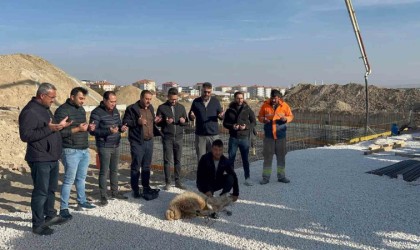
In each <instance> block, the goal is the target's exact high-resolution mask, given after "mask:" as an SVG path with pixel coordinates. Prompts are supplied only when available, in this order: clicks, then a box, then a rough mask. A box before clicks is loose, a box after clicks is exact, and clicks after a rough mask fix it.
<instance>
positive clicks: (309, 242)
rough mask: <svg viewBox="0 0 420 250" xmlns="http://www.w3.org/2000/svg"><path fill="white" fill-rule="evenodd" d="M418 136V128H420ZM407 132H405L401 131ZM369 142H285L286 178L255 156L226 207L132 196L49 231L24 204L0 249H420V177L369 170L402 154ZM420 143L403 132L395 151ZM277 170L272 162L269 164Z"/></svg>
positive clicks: (0, 219) (167, 196) (3, 221)
mask: <svg viewBox="0 0 420 250" xmlns="http://www.w3.org/2000/svg"><path fill="white" fill-rule="evenodd" d="M417 136H418V135H417ZM399 138H408V139H410V138H411V136H410V135H405V136H400V137H399ZM371 143H372V142H364V143H360V144H357V145H352V146H334V147H324V148H316V149H308V150H301V151H294V152H290V153H289V154H288V155H287V174H288V177H289V178H290V179H291V181H292V182H291V183H290V184H282V183H278V182H277V181H276V178H275V176H274V175H272V178H271V182H270V183H269V184H267V185H263V186H262V185H259V184H257V182H258V181H259V179H260V176H261V171H262V162H261V161H260V162H256V163H253V164H252V166H251V176H252V177H251V178H252V180H253V181H254V182H255V185H254V186H252V187H247V186H244V185H242V182H243V181H244V177H243V172H242V171H237V173H238V176H239V178H240V182H241V185H240V200H239V201H238V202H237V203H236V204H234V205H233V206H232V207H231V210H232V212H233V215H232V216H230V217H229V216H227V215H224V214H222V215H221V218H220V219H218V220H212V221H211V222H210V223H206V221H205V220H204V219H202V218H195V219H191V220H184V221H172V222H170V221H166V220H164V212H165V210H166V208H167V206H168V204H169V201H170V200H171V199H172V198H173V197H174V196H175V195H176V194H177V193H179V192H180V191H181V190H179V189H176V188H172V190H170V192H165V191H161V195H160V197H159V198H158V199H157V200H153V201H145V200H136V199H133V198H130V199H129V200H128V201H117V200H114V201H111V202H110V204H109V205H108V206H106V207H103V208H97V209H95V210H93V211H87V212H76V211H74V212H73V215H74V218H73V220H72V221H71V222H69V223H67V224H65V225H62V226H54V229H55V233H54V234H53V235H52V236H43V237H42V236H36V235H34V234H32V232H31V223H30V218H31V214H30V213H12V214H6V215H0V248H2V249H3V248H4V249H121V250H122V249H199V248H201V249H222V248H223V249H233V248H235V249H236V248H240V249H420V216H419V215H420V199H419V198H420V185H419V184H420V182H419V181H417V182H416V183H407V182H405V181H403V180H401V179H390V178H388V177H379V176H376V175H370V174H366V173H365V172H366V171H369V170H372V169H377V168H379V167H384V166H388V165H390V164H393V163H395V162H398V161H400V160H404V159H406V158H402V157H396V156H395V155H394V152H395V151H394V152H385V153H381V154H375V155H369V156H364V155H363V154H362V152H361V150H363V149H364V148H366V147H367V145H369V144H371ZM413 150H417V151H418V150H420V142H418V141H417V142H414V141H408V144H407V147H405V148H402V149H400V151H407V152H409V151H413ZM274 172H275V170H274V168H273V173H274ZM187 184H188V185H189V187H190V188H191V189H194V183H193V182H191V183H187Z"/></svg>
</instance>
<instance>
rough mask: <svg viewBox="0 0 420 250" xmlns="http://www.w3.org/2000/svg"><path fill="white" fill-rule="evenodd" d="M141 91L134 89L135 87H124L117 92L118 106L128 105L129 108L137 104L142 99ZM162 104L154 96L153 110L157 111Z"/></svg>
mask: <svg viewBox="0 0 420 250" xmlns="http://www.w3.org/2000/svg"><path fill="white" fill-rule="evenodd" d="M140 94H141V89H139V88H137V87H134V86H131V85H129V86H124V87H121V88H120V89H119V90H118V92H117V102H118V104H126V105H127V106H128V105H130V104H133V103H135V102H137V101H138V100H139V99H140ZM160 104H162V101H160V100H159V99H157V98H156V96H153V98H152V105H153V108H155V109H157V107H158V106H159V105H160Z"/></svg>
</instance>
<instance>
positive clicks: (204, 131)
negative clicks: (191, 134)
mask: <svg viewBox="0 0 420 250" xmlns="http://www.w3.org/2000/svg"><path fill="white" fill-rule="evenodd" d="M191 111H193V112H194V115H195V117H196V118H195V119H196V122H195V134H196V135H202V136H203V135H218V134H219V124H218V116H217V115H218V114H220V113H221V112H222V106H220V102H219V100H217V99H216V98H215V97H211V98H210V102H209V104H208V105H207V108H206V106H204V103H203V98H201V97H197V98H195V99H194V101H193V103H192V104H191V109H190V112H189V115H190V118H191Z"/></svg>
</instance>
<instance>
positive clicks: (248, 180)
mask: <svg viewBox="0 0 420 250" xmlns="http://www.w3.org/2000/svg"><path fill="white" fill-rule="evenodd" d="M244 184H245V186H253V185H254V183H252V181H251V179H250V178H246V179H245V182H244Z"/></svg>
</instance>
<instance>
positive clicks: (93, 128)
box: [88, 121, 96, 132]
mask: <svg viewBox="0 0 420 250" xmlns="http://www.w3.org/2000/svg"><path fill="white" fill-rule="evenodd" d="M95 129H96V124H95V122H94V121H92V123H90V124H89V127H88V131H92V132H93V131H95Z"/></svg>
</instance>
